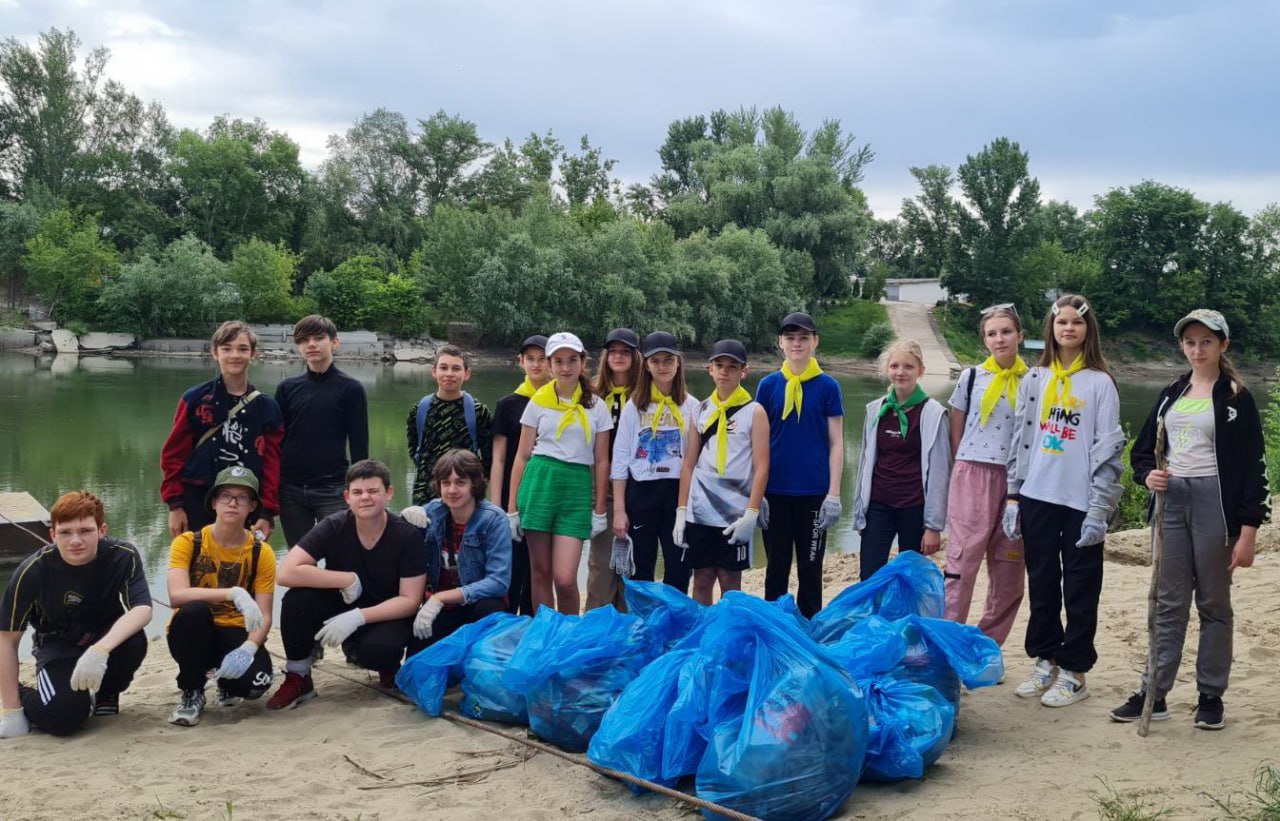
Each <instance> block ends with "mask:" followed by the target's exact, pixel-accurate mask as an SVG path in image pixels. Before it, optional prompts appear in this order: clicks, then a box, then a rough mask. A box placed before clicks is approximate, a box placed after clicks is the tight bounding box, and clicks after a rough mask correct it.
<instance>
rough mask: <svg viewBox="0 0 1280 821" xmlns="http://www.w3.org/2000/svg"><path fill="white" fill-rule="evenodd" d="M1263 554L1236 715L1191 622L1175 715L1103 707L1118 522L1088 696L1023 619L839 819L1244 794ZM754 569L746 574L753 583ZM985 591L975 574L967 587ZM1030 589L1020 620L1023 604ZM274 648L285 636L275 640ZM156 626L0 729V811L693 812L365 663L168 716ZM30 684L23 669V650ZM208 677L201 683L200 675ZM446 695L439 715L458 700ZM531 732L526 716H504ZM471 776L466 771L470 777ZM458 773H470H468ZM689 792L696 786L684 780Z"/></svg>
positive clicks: (195, 815)
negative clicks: (906, 755) (1220, 696)
mask: <svg viewBox="0 0 1280 821" xmlns="http://www.w3.org/2000/svg"><path fill="white" fill-rule="evenodd" d="M1259 548H1260V551H1259V555H1258V559H1257V563H1256V564H1255V566H1254V567H1253V568H1251V569H1249V570H1242V571H1239V572H1238V573H1237V576H1236V583H1235V588H1234V593H1233V595H1234V604H1235V612H1236V623H1235V665H1234V667H1233V670H1232V681H1231V688H1230V690H1229V692H1228V693H1227V696H1226V699H1225V700H1226V704H1227V720H1228V725H1227V728H1226V729H1225V730H1223V731H1221V732H1206V731H1203V730H1197V729H1195V728H1194V727H1193V726H1192V723H1191V718H1192V713H1193V711H1194V707H1195V699H1196V693H1195V687H1194V661H1195V640H1196V635H1197V630H1196V623H1195V619H1194V618H1193V619H1192V624H1191V629H1190V632H1189V636H1188V643H1187V651H1186V653H1185V655H1184V658H1183V665H1182V669H1181V671H1180V673H1179V676H1178V682H1179V685H1178V687H1176V688H1175V690H1174V691H1173V692H1172V693H1171V694H1170V696H1169V709H1170V711H1171V712H1172V713H1173V718H1172V719H1171V720H1170V721H1167V722H1163V723H1157V724H1153V725H1152V731H1151V735H1150V736H1149V737H1148V738H1146V739H1142V738H1139V737H1138V735H1137V733H1136V731H1135V726H1134V725H1121V724H1115V723H1112V722H1110V721H1108V719H1107V712H1108V711H1109V710H1110V709H1111V708H1113V707H1115V706H1116V705H1118V704H1119V703H1121V702H1122V701H1124V699H1125V698H1126V697H1127V696H1128V695H1129V694H1130V693H1131V692H1132V691H1133V690H1134V689H1135V687H1136V684H1137V681H1138V673H1139V671H1140V669H1141V667H1142V664H1143V661H1144V659H1145V653H1146V646H1147V636H1146V595H1147V585H1148V582H1149V579H1150V569H1149V568H1148V567H1146V566H1144V563H1145V555H1146V551H1147V548H1146V541H1145V533H1144V532H1143V531H1130V532H1128V533H1124V534H1113V535H1112V537H1111V538H1110V540H1109V547H1108V554H1109V561H1108V563H1107V566H1106V580H1105V583H1104V589H1103V598H1102V614H1101V628H1100V630H1099V635H1098V650H1099V654H1100V660H1099V662H1098V666H1097V667H1096V668H1095V669H1094V671H1093V672H1092V673H1091V674H1090V676H1089V679H1088V684H1089V689H1090V691H1091V692H1092V694H1093V696H1092V698H1090V699H1088V700H1087V701H1084V702H1082V703H1080V704H1078V705H1075V706H1073V707H1070V708H1066V709H1062V710H1050V709H1046V708H1044V707H1041V706H1040V704H1039V703H1038V702H1037V701H1034V700H1028V701H1024V700H1021V699H1018V698H1016V697H1015V696H1014V695H1013V686H1012V685H1013V684H1014V683H1016V682H1017V681H1018V680H1020V679H1021V677H1022V675H1023V674H1024V673H1025V671H1026V669H1027V667H1028V665H1029V662H1028V660H1027V659H1026V658H1025V656H1024V654H1023V652H1022V650H1021V647H1020V641H1021V636H1022V634H1023V629H1024V626H1025V621H1020V623H1019V625H1018V626H1016V627H1015V629H1014V633H1013V638H1012V639H1011V641H1010V642H1009V644H1007V645H1006V646H1005V648H1004V650H1005V661H1006V665H1007V667H1008V669H1009V674H1008V683H1006V684H1004V685H1001V686H998V687H991V688H987V689H984V690H979V691H976V692H972V693H966V694H965V695H964V697H963V702H962V706H961V714H960V718H959V733H958V735H957V737H956V739H955V741H954V742H953V743H952V745H951V746H950V748H949V749H948V750H947V752H946V754H945V755H944V756H943V757H942V759H941V761H939V762H938V764H937V765H936V766H935V767H934V768H933V769H931V770H930V771H929V772H928V773H927V776H926V778H925V779H924V780H922V781H918V782H904V783H900V784H894V785H863V786H860V787H859V788H858V789H857V790H856V791H855V792H854V794H853V796H852V798H851V799H850V800H849V802H848V803H847V804H846V805H845V807H844V810H843V812H842V813H841V814H840V815H839V816H838V817H840V818H851V819H852V818H858V819H891V818H913V819H916V818H918V819H924V818H954V819H989V818H1013V819H1042V818H1055V819H1077V818H1079V819H1083V818H1096V817H1097V804H1096V799H1095V796H1096V795H1097V794H1101V793H1104V792H1105V787H1104V785H1103V783H1102V780H1103V779H1105V780H1106V781H1107V782H1108V783H1109V784H1110V785H1111V787H1112V788H1114V789H1115V790H1116V791H1118V792H1120V793H1121V794H1123V795H1126V796H1140V797H1143V798H1145V799H1146V800H1147V802H1148V804H1149V805H1150V806H1151V807H1153V808H1158V807H1164V808H1167V809H1169V810H1170V811H1172V815H1171V816H1169V817H1173V818H1205V817H1212V816H1213V815H1214V814H1215V812H1216V808H1215V807H1214V805H1213V804H1212V803H1211V802H1210V801H1209V800H1208V798H1206V797H1205V796H1206V794H1207V795H1214V796H1218V797H1226V796H1228V795H1231V794H1235V795H1237V796H1239V795H1240V794H1241V793H1243V792H1244V791H1245V790H1246V789H1248V788H1249V787H1250V786H1251V785H1252V781H1253V773H1254V770H1255V769H1256V768H1257V767H1258V765H1259V764H1260V763H1263V762H1269V763H1272V764H1274V763H1276V761H1277V759H1278V758H1280V706H1278V705H1280V699H1277V696H1276V690H1275V676H1274V672H1275V669H1276V662H1277V660H1280V634H1278V633H1277V631H1276V630H1275V627H1274V625H1275V621H1276V615H1277V613H1280V602H1277V600H1276V595H1275V591H1276V590H1278V589H1280V531H1278V529H1277V528H1275V527H1267V528H1264V529H1263V534H1262V536H1261V537H1260V539H1259ZM856 578H857V557H856V556H829V557H828V558H827V573H826V594H827V596H828V598H830V597H831V596H834V595H835V594H836V593H837V592H839V591H840V590H841V589H843V588H844V587H845V586H847V585H848V584H851V583H852V582H853V581H854V580H855V579H856ZM762 585H763V572H762V571H760V570H755V571H752V572H751V573H750V574H749V578H748V589H750V590H752V591H754V592H759V591H760V590H761V588H762ZM982 594H983V589H982V587H981V584H980V586H979V591H978V596H979V597H980V596H981V595H982ZM1025 614H1026V605H1025V603H1024V605H1023V613H1022V616H1021V619H1022V620H1025ZM272 649H273V650H274V651H275V652H277V653H278V652H279V651H280V647H279V644H278V636H273V639H272ZM174 674H175V666H174V664H173V662H172V661H171V659H170V658H169V654H168V652H167V650H166V648H165V646H164V643H163V641H160V640H157V641H153V642H152V644H151V648H150V652H149V655H148V658H147V660H146V663H145V664H144V666H143V668H142V670H141V671H140V673H139V676H138V678H137V679H136V680H135V682H134V686H133V687H132V689H130V690H129V691H128V692H127V693H126V694H125V695H124V696H123V697H122V700H121V707H122V712H121V714H120V715H119V716H117V717H114V718H99V719H93V720H91V721H90V724H89V727H88V729H87V730H86V731H85V732H83V733H82V734H80V735H78V736H76V737H74V738H72V739H67V740H62V739H56V738H51V737H48V736H44V735H37V734H33V735H31V736H28V737H25V738H22V739H17V740H13V741H6V742H2V743H0V755H2V758H3V761H4V762H5V766H6V769H7V770H8V772H7V773H6V777H5V780H4V785H3V787H2V788H0V794H3V796H4V803H3V807H2V808H0V817H3V818H14V819H65V818H111V819H115V818H122V819H123V818H161V819H178V818H185V819H229V818H236V819H241V818H243V819H295V818H325V819H356V818H360V819H366V820H367V819H399V818H450V819H483V821H493V819H516V818H520V819H524V818H529V819H547V821H550V820H551V819H558V818H583V817H591V818H599V819H629V818H635V819H640V818H658V819H666V818H685V817H691V816H692V813H693V811H692V810H690V809H689V808H687V807H685V806H683V805H682V804H680V803H679V802H677V801H675V800H674V799H669V798H663V797H660V796H655V795H648V796H643V797H639V798H637V797H633V796H632V795H631V793H630V791H629V790H627V789H626V788H625V787H623V786H622V785H620V784H618V783H615V782H613V781H610V780H609V779H606V778H604V777H602V776H600V775H597V774H595V773H594V772H592V771H590V770H587V769H586V768H583V767H579V766H575V765H574V764H571V763H569V762H566V761H564V760H562V759H560V758H556V757H554V756H551V755H548V754H545V753H534V754H532V755H530V751H529V750H528V749H527V748H525V747H524V746H522V745H520V744H518V743H517V742H515V741H511V740H505V739H502V738H498V737H496V736H493V735H491V734H489V733H485V732H482V731H479V730H476V729H472V728H469V727H463V726H459V725H456V724H453V723H451V722H449V721H445V720H443V719H431V718H428V717H427V716H425V715H424V714H422V713H420V712H419V711H418V710H416V709H415V708H413V707H410V706H407V705H405V704H402V703H400V702H398V701H395V700H393V699H392V698H388V697H387V696H386V695H384V694H381V693H379V692H376V691H375V690H373V689H370V687H368V686H365V684H371V683H373V681H374V677H372V676H371V675H370V674H367V673H365V672H363V671H360V670H358V669H356V668H352V667H348V666H347V665H345V664H344V663H342V662H341V661H333V660H332V659H330V660H326V661H323V662H321V663H320V664H319V665H317V673H316V679H315V681H316V686H317V690H318V691H319V693H320V697H319V698H317V699H315V700H314V701H312V702H310V703H308V704H306V705H304V706H303V707H301V708H299V709H297V710H290V711H286V712H283V713H270V712H268V711H267V710H266V709H265V708H264V707H263V704H262V702H258V703H246V704H244V705H241V706H239V707H236V708H232V709H221V708H218V707H217V706H211V707H210V708H209V710H208V711H207V712H206V713H205V718H204V720H203V722H202V723H201V724H200V726H198V727H196V728H191V729H187V728H180V727H174V726H171V725H169V724H168V723H167V718H168V715H169V712H170V710H171V709H172V707H173V704H174V701H175V698H176V696H177V692H176V689H175V683H174V678H173V677H174ZM22 677H23V679H24V680H29V679H30V677H31V668H30V666H29V665H24V669H23V671H22ZM210 692H212V691H210ZM454 701H455V700H454V699H449V700H446V711H450V710H451V709H456V706H455V704H454ZM502 729H503V731H504V732H506V733H509V734H511V735H512V736H522V735H523V734H524V731H523V730H522V729H518V728H510V727H507V728H502ZM467 774H472V775H467ZM458 776H461V777H460V778H459V777H458ZM690 788H691V785H690Z"/></svg>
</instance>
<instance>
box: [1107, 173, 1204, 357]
mask: <svg viewBox="0 0 1280 821" xmlns="http://www.w3.org/2000/svg"><path fill="white" fill-rule="evenodd" d="M1094 203H1095V205H1096V208H1095V209H1094V211H1092V212H1091V213H1090V221H1091V222H1092V224H1093V227H1094V232H1093V247H1094V252H1095V254H1096V256H1097V258H1098V261H1099V263H1100V264H1101V266H1102V270H1103V271H1105V272H1106V276H1103V277H1100V278H1099V279H1098V281H1097V285H1096V286H1095V288H1094V292H1093V293H1091V294H1090V295H1089V296H1090V298H1091V299H1092V300H1093V301H1094V302H1095V303H1096V304H1097V307H1098V311H1099V312H1098V320H1099V321H1100V322H1102V323H1104V324H1106V325H1107V326H1109V327H1115V328H1139V329H1148V330H1153V331H1158V332H1162V333H1167V332H1168V329H1169V328H1172V327H1173V325H1174V323H1175V322H1177V321H1178V319H1179V318H1181V317H1182V316H1183V314H1185V313H1186V311H1187V310H1189V309H1191V308H1194V307H1197V306H1198V305H1199V304H1200V303H1201V301H1202V300H1203V299H1204V296H1205V277H1204V272H1203V268H1202V253H1201V237H1202V231H1203V229H1204V227H1205V223H1206V221H1207V219H1208V216H1209V206H1208V205H1206V204H1205V203H1203V202H1201V201H1200V200H1198V199H1196V197H1195V195H1194V194H1192V193H1191V192H1190V191H1187V190H1185V189H1181V188H1175V187H1173V186H1169V185H1163V184H1161V183H1157V182H1152V181H1150V180H1147V181H1144V182H1141V183H1138V184H1137V185H1134V186H1131V187H1129V188H1113V189H1112V190H1111V191H1108V192H1107V193H1106V194H1103V195H1101V196H1098V197H1095V198H1094Z"/></svg>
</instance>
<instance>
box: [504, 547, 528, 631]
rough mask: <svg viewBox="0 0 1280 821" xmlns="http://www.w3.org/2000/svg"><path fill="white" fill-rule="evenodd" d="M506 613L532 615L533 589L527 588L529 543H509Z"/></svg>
mask: <svg viewBox="0 0 1280 821" xmlns="http://www.w3.org/2000/svg"><path fill="white" fill-rule="evenodd" d="M506 610H507V612H508V613H520V614H523V615H525V616H532V615H533V588H531V587H530V586H529V543H528V542H527V541H525V540H524V539H517V540H515V541H512V542H511V584H510V586H508V587H507V603H506Z"/></svg>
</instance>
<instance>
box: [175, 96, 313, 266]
mask: <svg viewBox="0 0 1280 821" xmlns="http://www.w3.org/2000/svg"><path fill="white" fill-rule="evenodd" d="M170 172H171V173H172V174H173V176H174V178H175V179H176V180H177V183H178V188H179V192H180V197H181V200H182V204H183V208H184V211H185V213H186V223H187V228H188V230H189V231H190V232H191V233H192V234H194V235H196V236H197V237H199V238H200V239H202V240H203V241H204V242H205V243H207V244H208V245H209V246H211V247H212V248H214V249H215V251H217V252H218V253H219V254H222V255H229V254H230V251H231V249H232V248H234V247H235V246H236V245H238V244H239V243H241V242H243V241H245V240H248V239H250V238H251V237H257V238H259V239H263V240H266V241H267V242H272V243H275V242H281V241H284V242H289V243H292V244H294V245H296V244H297V242H298V238H299V235H300V232H301V226H302V219H303V215H304V199H303V194H304V190H305V186H306V173H305V172H304V171H303V169H302V166H301V165H300V163H299V160H298V144H297V143H295V142H293V140H291V139H289V137H288V136H287V135H286V134H284V133H282V132H279V131H272V130H271V129H269V128H268V127H267V124H266V123H264V122H263V121H262V120H253V121H252V122H250V121H246V120H228V119H227V118H226V117H217V118H215V119H214V121H213V124H212V125H210V126H209V129H208V130H207V131H206V132H205V133H204V134H200V133H198V132H196V131H191V130H189V129H188V130H184V131H183V132H182V133H180V134H179V135H178V138H177V141H176V142H175V144H174V147H173V162H172V164H171V166H170Z"/></svg>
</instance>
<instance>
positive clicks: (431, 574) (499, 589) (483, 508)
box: [426, 499, 511, 604]
mask: <svg viewBox="0 0 1280 821" xmlns="http://www.w3.org/2000/svg"><path fill="white" fill-rule="evenodd" d="M427 516H428V517H430V519H431V524H430V525H428V526H427V530H426V545H427V580H428V582H430V584H431V589H432V590H436V589H437V588H438V587H439V586H440V562H441V559H440V551H441V550H442V549H443V548H444V544H445V528H446V527H449V525H450V523H451V522H452V521H453V520H452V518H451V517H450V516H449V508H448V507H446V506H445V503H444V502H442V501H441V500H439V499H433V500H431V501H430V502H428V503H427ZM457 559H458V578H459V579H460V580H461V582H462V600H463V601H464V602H465V603H467V604H471V603H472V602H474V601H476V600H478V599H487V598H501V597H502V596H505V595H507V588H509V587H510V586H511V528H510V525H508V524H507V514H505V513H503V512H502V510H501V509H500V508H499V507H498V506H497V505H495V504H493V503H492V502H490V501H487V500H483V501H481V502H479V503H478V504H477V505H476V512H475V513H473V514H471V519H470V520H469V521H468V522H467V529H466V530H465V531H464V532H463V534H462V544H460V545H459V546H458V556H457Z"/></svg>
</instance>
